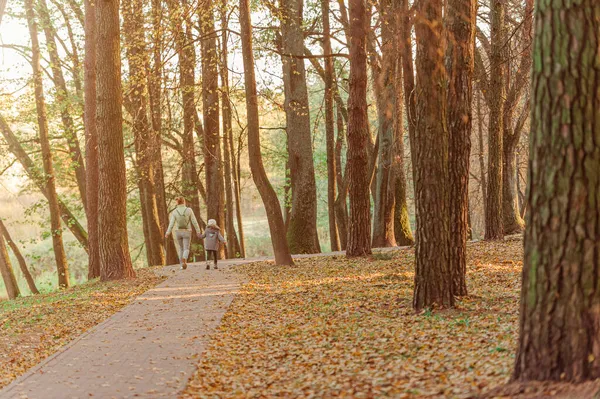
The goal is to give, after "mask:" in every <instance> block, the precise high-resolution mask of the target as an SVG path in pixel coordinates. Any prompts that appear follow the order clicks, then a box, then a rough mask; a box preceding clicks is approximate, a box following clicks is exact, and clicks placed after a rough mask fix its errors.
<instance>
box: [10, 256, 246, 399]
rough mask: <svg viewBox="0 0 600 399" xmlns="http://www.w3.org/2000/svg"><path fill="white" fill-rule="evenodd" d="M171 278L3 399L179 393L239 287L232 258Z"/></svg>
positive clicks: (171, 271)
mask: <svg viewBox="0 0 600 399" xmlns="http://www.w3.org/2000/svg"><path fill="white" fill-rule="evenodd" d="M220 263H222V266H220V267H219V270H210V271H209V270H205V266H204V264H202V265H190V266H189V267H188V269H187V270H179V267H178V266H177V267H175V266H168V267H165V268H163V269H162V271H161V272H162V273H166V274H168V275H170V276H171V277H170V278H168V279H167V280H166V281H164V282H163V283H162V284H160V285H158V286H157V287H155V288H153V289H151V290H149V291H147V292H146V293H145V294H143V295H141V296H140V297H138V298H137V299H136V300H135V301H134V302H133V303H132V304H130V305H129V306H127V307H125V308H124V309H122V310H121V311H120V312H118V313H116V314H115V315H113V316H112V317H110V318H109V319H107V320H106V321H104V322H103V323H101V324H99V325H97V326H96V327H94V328H92V329H91V330H90V331H88V332H87V333H85V334H84V335H82V336H81V337H79V338H77V339H76V340H75V341H73V342H72V343H70V344H69V345H66V346H65V347H64V348H62V349H60V350H59V352H57V353H56V354H54V355H52V356H51V357H49V358H48V359H46V360H45V361H43V362H42V363H40V364H39V365H38V366H36V367H33V368H32V369H31V370H29V371H28V372H27V373H25V374H24V375H23V376H21V377H20V378H18V379H17V380H15V381H14V382H13V383H12V384H10V385H8V386H7V387H5V388H4V389H3V390H1V391H0V398H1V399H9V398H29V399H54V398H56V399H68V398H78V399H79V398H90V397H96V398H119V399H120V398H140V397H141V398H176V397H177V394H178V393H179V392H181V391H182V390H183V388H184V387H185V386H186V384H187V380H188V378H189V377H190V376H191V374H192V373H193V372H194V371H195V367H196V364H197V363H198V356H199V355H200V354H201V353H202V351H203V350H204V349H205V348H206V346H207V344H208V341H209V338H210V334H211V333H213V332H214V331H215V329H216V327H217V326H218V325H219V322H220V321H221V318H222V316H223V314H224V313H225V312H226V310H227V307H228V306H229V304H230V303H231V301H232V299H233V297H234V295H235V293H236V292H237V290H238V288H239V283H240V282H239V280H238V278H239V277H238V276H237V275H236V274H234V273H233V272H232V271H231V265H232V264H240V263H244V261H239V260H238V261H222V262H220Z"/></svg>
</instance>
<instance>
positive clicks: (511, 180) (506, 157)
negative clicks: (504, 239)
mask: <svg viewBox="0 0 600 399" xmlns="http://www.w3.org/2000/svg"><path fill="white" fill-rule="evenodd" d="M511 139H512V137H510V138H509V137H507V136H506V135H505V136H504V150H503V158H502V162H503V166H502V221H503V229H504V234H517V233H521V232H523V230H524V229H525V221H524V220H523V219H522V218H521V213H520V211H519V204H518V194H517V182H516V177H517V158H516V150H517V148H516V147H517V143H515V142H513V141H512V140H511Z"/></svg>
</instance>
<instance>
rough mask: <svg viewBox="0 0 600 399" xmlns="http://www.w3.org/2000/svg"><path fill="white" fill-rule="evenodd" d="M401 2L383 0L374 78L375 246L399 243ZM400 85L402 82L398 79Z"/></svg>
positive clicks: (389, 245) (388, 245)
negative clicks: (376, 140)
mask: <svg viewBox="0 0 600 399" xmlns="http://www.w3.org/2000/svg"><path fill="white" fill-rule="evenodd" d="M398 6H399V4H398V1H393V0H383V1H381V2H380V5H379V7H380V12H381V21H382V23H381V42H382V46H381V52H382V60H381V68H380V70H379V73H378V76H376V81H375V91H376V93H377V98H378V101H377V113H378V115H377V116H378V120H379V127H378V131H377V134H378V136H379V154H378V164H377V175H376V186H375V187H376V188H375V196H374V202H375V204H374V205H375V206H374V212H373V247H393V246H395V245H396V237H395V229H394V214H395V206H394V205H395V202H396V196H395V194H396V190H395V184H396V179H395V172H396V171H397V169H396V168H395V162H394V159H395V157H396V154H395V147H396V146H395V144H396V137H395V136H396V127H397V125H396V124H395V123H394V119H395V117H394V115H395V114H396V111H397V107H396V102H397V101H398V98H397V95H398V92H397V90H396V84H395V82H394V79H395V78H396V67H397V66H398V62H397V60H398V51H397V40H398V35H397V32H396V29H397V26H398V24H397V17H398V12H399V7H398ZM398 84H401V83H400V82H398Z"/></svg>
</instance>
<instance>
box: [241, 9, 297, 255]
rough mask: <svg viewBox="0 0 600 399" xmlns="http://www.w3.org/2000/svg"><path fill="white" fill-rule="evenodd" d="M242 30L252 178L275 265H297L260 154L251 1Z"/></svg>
mask: <svg viewBox="0 0 600 399" xmlns="http://www.w3.org/2000/svg"><path fill="white" fill-rule="evenodd" d="M240 28H241V29H240V30H241V37H242V55H243V61H244V82H245V89H246V109H247V113H248V156H249V163H250V171H251V172H252V178H253V179H254V183H255V184H256V188H257V189H258V192H259V194H260V196H261V198H262V200H263V203H264V206H265V210H266V212H267V219H268V222H269V231H270V234H271V242H272V243H273V252H274V254H275V263H276V264H278V265H293V264H294V261H293V260H292V256H291V254H290V249H289V247H288V244H287V240H286V238H285V226H284V224H283V215H282V214H281V206H280V204H279V200H278V199H277V194H276V193H275V190H273V187H272V186H271V183H270V182H269V179H268V177H267V173H266V172H265V168H264V166H263V162H262V155H261V152H260V125H259V119H258V98H257V92H256V77H255V75H254V54H253V53H252V24H251V21H250V4H249V2H248V0H240Z"/></svg>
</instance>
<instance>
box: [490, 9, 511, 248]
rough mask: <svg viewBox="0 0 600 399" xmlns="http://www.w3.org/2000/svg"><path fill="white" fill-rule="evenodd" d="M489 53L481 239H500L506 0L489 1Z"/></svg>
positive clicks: (501, 229) (502, 234)
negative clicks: (486, 179)
mask: <svg viewBox="0 0 600 399" xmlns="http://www.w3.org/2000/svg"><path fill="white" fill-rule="evenodd" d="M491 3H492V4H491V11H490V13H491V19H492V26H491V36H492V37H491V54H490V64H491V66H490V88H489V90H490V98H491V104H490V105H491V106H490V118H489V131H488V187H487V195H486V201H487V204H486V207H485V210H486V214H485V239H486V240H499V239H502V238H503V237H504V231H503V228H502V225H503V223H502V222H503V221H502V148H503V143H502V142H503V140H502V139H503V115H504V99H505V96H506V88H505V86H504V76H505V72H506V66H505V65H504V62H505V57H504V55H505V51H504V47H505V46H506V43H505V40H506V35H505V17H506V0H492V1H491Z"/></svg>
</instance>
